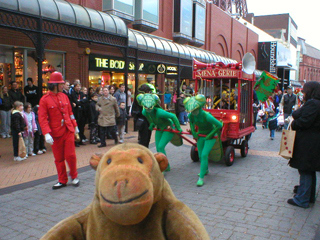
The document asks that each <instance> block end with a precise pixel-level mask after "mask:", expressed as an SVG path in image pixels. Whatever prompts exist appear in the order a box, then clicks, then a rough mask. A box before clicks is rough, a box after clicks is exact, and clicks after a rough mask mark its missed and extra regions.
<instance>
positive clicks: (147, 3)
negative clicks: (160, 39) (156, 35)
mask: <svg viewBox="0 0 320 240" xmlns="http://www.w3.org/2000/svg"><path fill="white" fill-rule="evenodd" d="M133 28H135V29H138V30H142V31H144V32H153V31H155V30H157V29H158V28H159V0H136V1H135V17H134V22H133Z"/></svg>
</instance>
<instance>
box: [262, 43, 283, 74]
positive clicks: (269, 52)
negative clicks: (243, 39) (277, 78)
mask: <svg viewBox="0 0 320 240" xmlns="http://www.w3.org/2000/svg"><path fill="white" fill-rule="evenodd" d="M277 45H278V44H277V42H276V41H274V42H260V43H259V44H258V69H260V70H266V71H268V72H270V73H273V74H276V72H277V68H276V67H277Z"/></svg>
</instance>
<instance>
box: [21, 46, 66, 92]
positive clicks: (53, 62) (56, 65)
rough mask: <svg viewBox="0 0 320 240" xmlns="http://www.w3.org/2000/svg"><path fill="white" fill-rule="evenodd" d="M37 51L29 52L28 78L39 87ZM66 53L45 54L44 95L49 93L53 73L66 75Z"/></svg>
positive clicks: (43, 65)
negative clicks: (49, 82)
mask: <svg viewBox="0 0 320 240" xmlns="http://www.w3.org/2000/svg"><path fill="white" fill-rule="evenodd" d="M35 56H36V53H35V50H28V51H27V70H26V78H25V82H26V79H27V78H32V79H33V84H34V85H36V86H38V64H37V59H36V57H35ZM64 66H65V64H64V53H58V52H51V51H46V52H45V54H44V60H43V62H42V80H43V82H42V93H43V94H45V93H47V91H48V86H47V85H48V81H49V78H50V75H51V73H53V72H55V71H58V72H61V73H62V75H64Z"/></svg>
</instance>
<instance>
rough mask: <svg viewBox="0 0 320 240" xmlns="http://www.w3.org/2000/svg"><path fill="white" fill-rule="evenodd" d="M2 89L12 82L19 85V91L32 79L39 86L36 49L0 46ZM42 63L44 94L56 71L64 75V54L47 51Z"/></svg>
mask: <svg viewBox="0 0 320 240" xmlns="http://www.w3.org/2000/svg"><path fill="white" fill-rule="evenodd" d="M0 52H1V53H0V87H1V86H2V85H5V86H8V87H10V82H11V81H16V82H17V83H18V87H19V89H20V90H21V91H22V92H23V88H24V86H25V85H27V79H28V78H32V79H33V84H34V85H36V86H38V65H37V57H36V52H35V49H30V48H28V49H27V48H16V47H14V46H0ZM44 57H45V60H44V61H43V62H42V79H43V94H45V93H46V92H47V82H48V80H49V78H50V75H51V73H52V72H54V71H59V72H61V73H62V74H64V53H62V52H53V51H48V50H47V51H45V55H44Z"/></svg>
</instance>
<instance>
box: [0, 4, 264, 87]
mask: <svg viewBox="0 0 320 240" xmlns="http://www.w3.org/2000/svg"><path fill="white" fill-rule="evenodd" d="M102 1H103V0H96V1H89V0H70V1H69V2H71V3H74V4H79V5H82V6H85V7H88V8H93V9H96V10H99V11H102V10H103V9H102V5H103V3H102ZM174 17H175V16H174V1H171V0H159V26H158V29H157V30H156V31H153V32H152V33H151V34H152V35H154V36H158V37H162V38H165V39H168V40H173V39H174V36H173V33H174V29H173V28H174V27H173V25H174V24H173V23H174ZM205 22H206V27H205V41H204V45H202V46H200V48H201V49H204V50H207V51H211V52H214V53H215V54H217V55H220V56H224V57H227V58H230V59H234V60H236V61H241V59H242V57H243V56H244V54H245V53H247V52H251V53H252V54H253V55H254V56H255V57H257V49H258V35H257V34H256V33H254V32H253V31H251V30H250V29H248V28H247V27H246V26H244V25H243V24H241V23H239V22H238V21H237V20H236V19H234V18H232V17H231V16H230V15H229V14H228V13H226V12H224V11H223V10H221V9H220V8H218V7H217V6H216V5H214V4H210V3H206V19H205ZM127 26H128V28H132V27H133V25H132V23H127ZM0 29H1V31H2V32H3V33H5V34H1V36H0V48H1V47H2V48H6V49H10V51H13V55H15V54H16V51H17V50H19V51H20V50H21V51H20V52H19V53H18V54H21V56H22V55H23V53H25V56H24V57H25V58H28V59H29V60H30V61H31V62H32V64H29V66H28V69H24V70H23V76H24V77H23V81H22V84H21V85H22V86H21V87H23V84H26V79H27V78H28V77H30V76H36V74H35V73H34V69H35V68H32V66H34V64H35V63H34V62H36V61H34V60H32V58H34V57H33V52H32V51H34V49H35V46H34V44H33V42H32V41H31V40H30V38H29V37H28V36H27V35H25V34H24V33H22V32H20V31H14V30H10V29H7V28H0ZM152 35H151V36H152ZM86 49H90V54H98V55H99V54H101V55H103V56H112V57H122V58H123V57H124V56H123V53H122V52H121V50H120V49H119V48H117V47H111V46H107V45H101V44H95V43H90V42H88V41H76V40H71V39H67V38H54V39H52V40H50V41H49V42H48V44H47V45H46V46H45V56H46V53H47V52H48V53H51V55H52V54H53V55H54V54H57V57H58V58H59V59H60V60H59V61H57V62H56V65H55V68H54V69H55V70H60V71H62V72H63V73H64V75H65V78H66V79H67V80H70V81H71V82H73V81H74V80H75V79H80V81H81V83H82V85H83V86H86V87H89V86H90V85H91V84H90V81H89V77H90V70H89V56H90V55H89V54H88V53H86ZM26 54H27V55H26ZM48 55H50V54H48ZM0 59H1V58H0ZM21 59H22V58H21ZM0 62H1V60H0ZM47 65H49V64H47ZM49 66H50V65H49ZM190 67H192V64H190ZM32 74H33V75H32ZM48 76H49V74H48V75H46V76H45V77H46V78H48ZM34 78H35V77H34ZM164 78H165V77H164V76H162V77H159V76H156V79H160V80H163V79H164ZM190 78H191V75H190ZM12 80H13V79H12ZM44 82H45V80H44ZM8 83H9V82H8V81H3V82H2V84H6V85H7V84H8ZM161 85H163V84H161Z"/></svg>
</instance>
